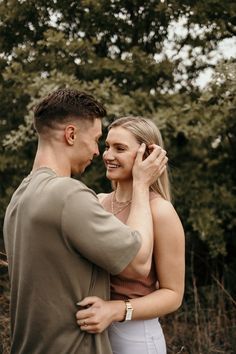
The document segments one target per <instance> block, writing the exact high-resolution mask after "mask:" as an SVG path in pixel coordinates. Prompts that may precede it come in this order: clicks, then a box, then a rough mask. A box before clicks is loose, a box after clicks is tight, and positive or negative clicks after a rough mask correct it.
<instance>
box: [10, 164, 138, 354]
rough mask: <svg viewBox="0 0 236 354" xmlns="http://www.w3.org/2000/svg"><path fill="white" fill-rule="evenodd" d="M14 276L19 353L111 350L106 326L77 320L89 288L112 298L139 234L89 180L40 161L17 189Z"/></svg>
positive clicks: (12, 246)
mask: <svg viewBox="0 0 236 354" xmlns="http://www.w3.org/2000/svg"><path fill="white" fill-rule="evenodd" d="M4 240H5V246H6V251H7V256H8V261H9V274H10V282H11V305H10V311H11V330H12V349H11V353H12V354H110V353H111V348H110V344H109V340H108V336H107V331H104V332H103V333H102V334H96V335H94V334H88V333H86V332H83V331H81V330H80V328H79V326H78V325H77V323H76V319H75V313H76V311H77V306H76V303H77V302H78V301H80V300H82V299H83V298H84V297H85V296H93V295H94V296H99V297H102V298H103V299H108V298H109V293H110V289H109V273H112V274H118V273H120V272H121V271H122V270H123V269H124V268H125V267H126V266H127V265H128V264H129V263H130V261H131V260H132V259H133V257H134V256H135V255H136V253H137V252H138V250H139V247H140V237H139V234H138V233H137V232H132V231H131V230H130V229H129V228H128V227H127V226H126V225H124V224H122V223H121V222H120V221H119V220H118V219H116V218H115V217H114V216H113V215H112V214H110V213H108V212H106V211H105V210H104V209H103V207H102V206H101V205H100V204H99V202H98V199H97V197H96V194H95V193H94V192H93V191H92V190H90V189H88V188H87V187H86V186H85V185H84V184H83V183H81V182H79V181H77V180H75V179H72V178H69V177H58V176H56V174H55V173H54V172H53V171H52V170H50V169H49V168H41V169H39V170H37V171H36V172H34V173H33V174H31V175H29V176H28V177H26V178H25V179H24V180H23V182H22V183H21V185H20V186H19V187H18V189H17V190H16V192H15V193H14V195H13V197H12V199H11V201H10V204H9V206H8V208H7V211H6V215H5V221H4Z"/></svg>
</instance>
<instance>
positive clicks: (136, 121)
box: [108, 116, 171, 201]
mask: <svg viewBox="0 0 236 354" xmlns="http://www.w3.org/2000/svg"><path fill="white" fill-rule="evenodd" d="M115 127H122V128H124V129H127V130H128V131H129V132H131V133H132V134H133V136H134V137H135V139H136V140H137V142H138V143H139V144H142V143H145V144H146V146H149V145H151V144H157V145H159V146H161V147H162V148H164V144H163V140H162V136H161V133H160V131H159V129H158V128H157V126H156V125H155V124H154V122H153V121H152V120H150V119H147V118H143V117H139V116H127V117H122V118H118V119H116V120H115V121H114V122H112V123H111V124H110V125H109V127H108V130H111V129H112V128H115ZM148 155H149V152H148V150H146V152H145V154H144V158H146V157H147V156H148ZM113 187H115V185H114V184H113ZM150 189H151V190H152V191H154V192H157V193H159V194H160V195H161V196H162V197H163V198H164V199H166V200H169V201H170V200H171V193H170V183H169V177H168V171H167V169H165V171H164V172H163V173H162V175H161V176H160V177H159V178H158V179H157V180H156V181H155V182H154V183H153V184H152V185H151V187H150Z"/></svg>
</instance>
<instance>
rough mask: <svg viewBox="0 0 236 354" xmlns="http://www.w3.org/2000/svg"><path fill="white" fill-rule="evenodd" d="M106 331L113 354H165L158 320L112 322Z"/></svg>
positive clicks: (163, 339)
mask: <svg viewBox="0 0 236 354" xmlns="http://www.w3.org/2000/svg"><path fill="white" fill-rule="evenodd" d="M108 331H109V338H110V342H111V347H112V351H113V354H166V342H165V338H164V335H163V332H162V328H161V325H160V323H159V321H158V318H154V319H152V320H145V321H126V322H114V323H112V325H111V326H110V327H109V330H108Z"/></svg>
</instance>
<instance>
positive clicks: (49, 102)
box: [34, 88, 106, 133]
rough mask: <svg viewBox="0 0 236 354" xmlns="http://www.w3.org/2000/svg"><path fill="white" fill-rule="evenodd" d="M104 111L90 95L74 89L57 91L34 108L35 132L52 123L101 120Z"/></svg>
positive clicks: (104, 113) (50, 125)
mask: <svg viewBox="0 0 236 354" xmlns="http://www.w3.org/2000/svg"><path fill="white" fill-rule="evenodd" d="M105 115H106V109H105V108H104V107H103V105H102V104H101V103H99V102H98V101H97V100H96V99H95V98H94V97H93V96H92V95H89V94H87V93H85V92H81V91H78V90H75V89H69V88H64V89H58V90H56V91H54V92H52V93H50V94H49V95H48V96H46V97H45V98H43V100H42V101H41V102H39V103H38V104H37V105H36V106H35V108H34V125H35V128H36V130H37V132H39V133H40V132H42V130H43V128H45V127H52V126H53V124H54V123H64V122H67V121H69V119H70V118H76V119H77V118H78V119H79V120H87V121H91V122H92V121H93V120H94V119H95V118H103V117H104V116H105Z"/></svg>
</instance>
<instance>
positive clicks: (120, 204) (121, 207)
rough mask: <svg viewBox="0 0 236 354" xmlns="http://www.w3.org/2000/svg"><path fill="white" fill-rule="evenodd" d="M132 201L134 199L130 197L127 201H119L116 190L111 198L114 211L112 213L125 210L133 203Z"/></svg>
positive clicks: (115, 213)
mask: <svg viewBox="0 0 236 354" xmlns="http://www.w3.org/2000/svg"><path fill="white" fill-rule="evenodd" d="M131 201H132V199H130V200H128V201H126V202H118V201H117V200H116V191H115V192H114V193H113V195H112V198H111V212H112V214H113V215H117V214H119V213H120V212H121V211H123V210H125V209H126V208H127V207H128V206H129V205H130V204H131ZM116 205H117V206H116Z"/></svg>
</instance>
